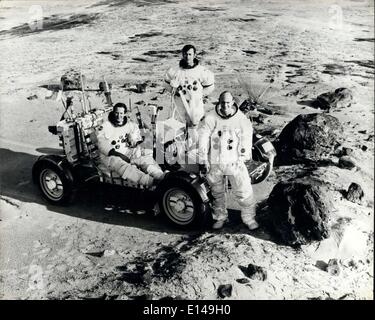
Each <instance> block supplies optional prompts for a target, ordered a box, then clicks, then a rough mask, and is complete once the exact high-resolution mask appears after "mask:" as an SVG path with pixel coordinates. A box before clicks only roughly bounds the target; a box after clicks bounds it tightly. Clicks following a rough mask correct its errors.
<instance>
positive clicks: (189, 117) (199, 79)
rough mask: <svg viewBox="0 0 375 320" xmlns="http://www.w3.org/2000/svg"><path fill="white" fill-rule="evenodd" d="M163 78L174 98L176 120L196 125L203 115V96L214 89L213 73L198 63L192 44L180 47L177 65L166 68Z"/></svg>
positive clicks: (190, 125) (189, 125)
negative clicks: (180, 56) (180, 57)
mask: <svg viewBox="0 0 375 320" xmlns="http://www.w3.org/2000/svg"><path fill="white" fill-rule="evenodd" d="M164 80H165V83H166V88H167V90H168V91H169V92H171V93H172V99H174V103H175V107H176V111H177V114H178V118H177V120H178V121H180V122H182V123H187V125H188V127H193V128H194V127H196V126H197V125H198V124H199V121H200V120H201V119H202V118H203V116H204V106H203V97H204V96H207V95H209V94H210V93H211V92H212V91H213V90H214V74H213V73H212V72H211V71H209V70H208V69H207V68H205V67H203V66H202V65H200V64H199V60H198V59H197V58H196V48H195V47H194V46H192V45H186V46H184V47H183V48H182V59H181V60H180V64H179V67H178V68H170V69H168V71H167V73H166V75H165V79H164Z"/></svg>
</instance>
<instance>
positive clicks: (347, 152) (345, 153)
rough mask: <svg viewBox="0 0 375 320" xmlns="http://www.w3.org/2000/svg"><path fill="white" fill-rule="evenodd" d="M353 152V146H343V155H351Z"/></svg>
mask: <svg viewBox="0 0 375 320" xmlns="http://www.w3.org/2000/svg"><path fill="white" fill-rule="evenodd" d="M352 153H353V149H352V148H347V147H343V148H342V155H343V156H350V155H351V154H352Z"/></svg>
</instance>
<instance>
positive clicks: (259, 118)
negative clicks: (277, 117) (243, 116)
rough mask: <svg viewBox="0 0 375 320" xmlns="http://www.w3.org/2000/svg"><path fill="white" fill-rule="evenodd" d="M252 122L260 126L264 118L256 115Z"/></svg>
mask: <svg viewBox="0 0 375 320" xmlns="http://www.w3.org/2000/svg"><path fill="white" fill-rule="evenodd" d="M253 120H254V121H255V122H256V123H259V124H262V123H264V116H263V115H261V114H260V115H258V116H257V117H254V118H253Z"/></svg>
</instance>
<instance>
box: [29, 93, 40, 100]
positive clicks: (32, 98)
mask: <svg viewBox="0 0 375 320" xmlns="http://www.w3.org/2000/svg"><path fill="white" fill-rule="evenodd" d="M35 99H38V96H37V95H36V94H33V95H32V96H29V97H27V100H35Z"/></svg>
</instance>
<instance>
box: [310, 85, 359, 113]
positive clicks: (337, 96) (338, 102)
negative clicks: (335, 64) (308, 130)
mask: <svg viewBox="0 0 375 320" xmlns="http://www.w3.org/2000/svg"><path fill="white" fill-rule="evenodd" d="M352 102H353V93H352V91H351V90H350V89H347V88H338V89H336V90H335V91H330V92H325V93H322V94H321V95H319V96H318V97H317V98H316V100H314V101H313V103H312V106H313V107H315V108H319V109H322V110H326V111H330V110H331V109H341V108H347V107H350V106H351V104H352Z"/></svg>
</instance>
